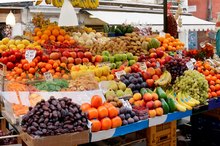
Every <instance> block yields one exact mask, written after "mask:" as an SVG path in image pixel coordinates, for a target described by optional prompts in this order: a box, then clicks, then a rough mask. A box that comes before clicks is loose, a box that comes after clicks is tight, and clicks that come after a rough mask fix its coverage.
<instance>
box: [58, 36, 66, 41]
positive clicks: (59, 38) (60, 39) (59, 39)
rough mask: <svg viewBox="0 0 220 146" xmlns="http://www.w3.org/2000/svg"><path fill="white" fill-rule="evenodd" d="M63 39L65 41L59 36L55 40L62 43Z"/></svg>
mask: <svg viewBox="0 0 220 146" xmlns="http://www.w3.org/2000/svg"><path fill="white" fill-rule="evenodd" d="M64 39H65V38H64V37H63V36H62V35H59V36H58V37H57V40H58V41H59V42H63V41H64Z"/></svg>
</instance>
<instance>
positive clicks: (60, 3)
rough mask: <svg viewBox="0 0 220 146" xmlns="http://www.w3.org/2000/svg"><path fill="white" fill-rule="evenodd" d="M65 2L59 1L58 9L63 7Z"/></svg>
mask: <svg viewBox="0 0 220 146" xmlns="http://www.w3.org/2000/svg"><path fill="white" fill-rule="evenodd" d="M63 3H64V0H57V4H58V8H60V7H62V6H63Z"/></svg>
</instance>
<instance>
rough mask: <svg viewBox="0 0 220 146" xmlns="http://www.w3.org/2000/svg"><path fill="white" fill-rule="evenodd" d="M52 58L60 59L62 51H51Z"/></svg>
mask: <svg viewBox="0 0 220 146" xmlns="http://www.w3.org/2000/svg"><path fill="white" fill-rule="evenodd" d="M50 59H53V60H57V59H60V53H58V52H53V53H51V54H50Z"/></svg>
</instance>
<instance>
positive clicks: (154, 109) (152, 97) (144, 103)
mask: <svg viewBox="0 0 220 146" xmlns="http://www.w3.org/2000/svg"><path fill="white" fill-rule="evenodd" d="M141 90H142V91H141V93H142V94H140V93H135V94H134V95H133V97H132V98H130V99H129V102H130V104H131V105H134V106H135V107H146V108H148V115H149V117H150V118H153V117H155V116H162V115H163V108H162V107H161V106H162V104H161V101H160V100H159V99H158V95H157V94H156V93H154V92H152V93H149V92H147V91H146V89H145V88H142V89H141ZM143 93H144V94H143Z"/></svg>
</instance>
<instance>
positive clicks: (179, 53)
mask: <svg viewBox="0 0 220 146" xmlns="http://www.w3.org/2000/svg"><path fill="white" fill-rule="evenodd" d="M177 54H178V56H179V58H183V51H182V50H178V51H177Z"/></svg>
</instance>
